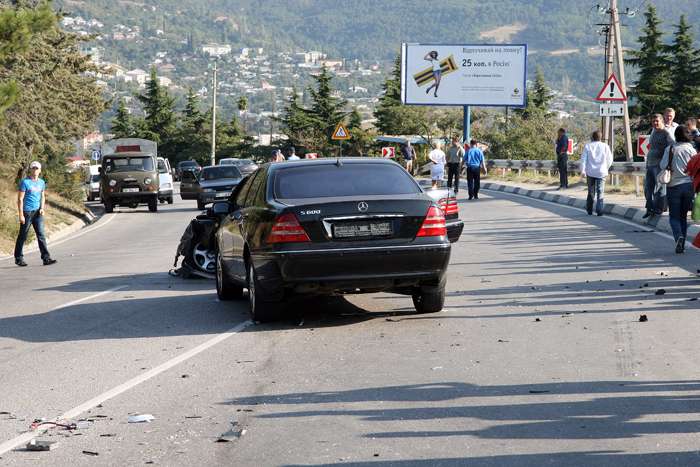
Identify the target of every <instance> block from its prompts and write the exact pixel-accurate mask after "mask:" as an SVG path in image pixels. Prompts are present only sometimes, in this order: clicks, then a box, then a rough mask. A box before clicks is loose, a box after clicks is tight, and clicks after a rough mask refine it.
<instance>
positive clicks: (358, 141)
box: [348, 108, 374, 156]
mask: <svg viewBox="0 0 700 467" xmlns="http://www.w3.org/2000/svg"><path fill="white" fill-rule="evenodd" d="M348 131H350V135H351V136H352V138H351V139H350V141H349V145H348V146H349V147H350V150H349V153H348V154H349V155H351V156H364V155H366V154H367V153H368V152H369V150H370V148H371V147H372V144H373V142H374V138H373V137H372V134H371V133H370V132H369V131H367V130H365V129H363V128H362V115H360V112H358V111H357V108H353V109H352V112H350V118H349V119H348Z"/></svg>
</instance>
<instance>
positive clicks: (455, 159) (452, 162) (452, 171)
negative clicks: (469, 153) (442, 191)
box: [447, 138, 464, 196]
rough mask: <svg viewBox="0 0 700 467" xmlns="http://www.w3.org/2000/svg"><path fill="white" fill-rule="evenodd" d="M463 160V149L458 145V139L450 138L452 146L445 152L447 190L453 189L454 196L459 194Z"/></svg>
mask: <svg viewBox="0 0 700 467" xmlns="http://www.w3.org/2000/svg"><path fill="white" fill-rule="evenodd" d="M463 158H464V149H462V145H461V144H460V143H459V138H452V144H451V145H450V148H449V149H448V150H447V188H453V187H454V191H455V196H457V193H459V173H460V171H461V170H462V159H463ZM453 181H454V185H453V184H452V182H453Z"/></svg>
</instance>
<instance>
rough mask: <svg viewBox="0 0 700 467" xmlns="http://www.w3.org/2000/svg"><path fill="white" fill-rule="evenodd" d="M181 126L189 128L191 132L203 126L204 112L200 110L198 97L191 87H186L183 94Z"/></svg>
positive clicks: (199, 129) (197, 130)
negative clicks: (184, 94)
mask: <svg viewBox="0 0 700 467" xmlns="http://www.w3.org/2000/svg"><path fill="white" fill-rule="evenodd" d="M182 126H183V127H185V128H188V129H191V130H192V131H193V132H199V131H201V130H202V127H203V126H204V114H203V113H202V111H201V110H200V102H199V97H197V94H195V92H194V91H193V90H192V88H189V89H187V95H186V96H185V111H184V112H183V115H182Z"/></svg>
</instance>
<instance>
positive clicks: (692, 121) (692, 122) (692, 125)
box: [686, 117, 700, 152]
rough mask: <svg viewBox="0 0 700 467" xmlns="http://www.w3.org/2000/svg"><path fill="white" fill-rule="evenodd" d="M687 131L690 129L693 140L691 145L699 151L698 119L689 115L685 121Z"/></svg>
mask: <svg viewBox="0 0 700 467" xmlns="http://www.w3.org/2000/svg"><path fill="white" fill-rule="evenodd" d="M686 126H687V127H688V131H690V138H691V139H692V140H693V146H695V150H696V151H698V152H700V130H698V119H697V118H693V117H690V118H689V119H688V121H687V123H686Z"/></svg>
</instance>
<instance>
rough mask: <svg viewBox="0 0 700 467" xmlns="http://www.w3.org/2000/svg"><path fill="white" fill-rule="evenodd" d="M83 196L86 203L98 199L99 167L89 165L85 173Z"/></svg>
mask: <svg viewBox="0 0 700 467" xmlns="http://www.w3.org/2000/svg"><path fill="white" fill-rule="evenodd" d="M85 194H86V196H87V200H88V201H95V200H96V199H97V198H99V197H100V166H99V165H90V166H88V170H87V172H86V173H85Z"/></svg>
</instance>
